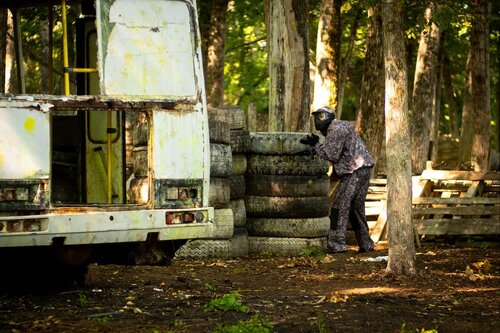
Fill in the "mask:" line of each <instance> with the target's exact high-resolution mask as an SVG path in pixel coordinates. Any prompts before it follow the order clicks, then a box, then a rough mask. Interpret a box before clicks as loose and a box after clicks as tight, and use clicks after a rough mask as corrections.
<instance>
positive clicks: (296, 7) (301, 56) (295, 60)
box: [265, 0, 310, 132]
mask: <svg viewBox="0 0 500 333" xmlns="http://www.w3.org/2000/svg"><path fill="white" fill-rule="evenodd" d="M267 6H269V7H268V8H269V16H268V18H267V19H266V22H267V23H268V26H267V29H268V42H269V43H268V57H269V130H270V131H275V132H282V131H287V132H300V131H309V107H310V106H309V103H310V97H309V92H310V86H309V58H308V51H309V35H308V28H307V27H308V1H300V0H276V1H270V2H269V3H268V4H266V5H265V8H266V7H267Z"/></svg>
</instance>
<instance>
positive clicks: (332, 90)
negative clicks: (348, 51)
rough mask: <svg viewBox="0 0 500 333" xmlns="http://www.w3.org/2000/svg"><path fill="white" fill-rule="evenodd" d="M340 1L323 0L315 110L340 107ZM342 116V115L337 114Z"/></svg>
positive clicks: (315, 83) (317, 57)
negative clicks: (324, 107) (323, 107)
mask: <svg viewBox="0 0 500 333" xmlns="http://www.w3.org/2000/svg"><path fill="white" fill-rule="evenodd" d="M340 5H341V3H340V1H339V0H333V1H331V0H322V1H321V9H320V16H319V24H318V36H317V37H318V38H317V42H316V75H315V76H314V98H313V111H314V110H316V109H318V108H320V107H322V106H325V105H329V106H330V107H331V108H333V109H334V110H335V109H337V107H338V83H339V80H338V79H339V77H338V76H339V65H340V36H341V25H340ZM337 117H338V118H340V115H339V114H337Z"/></svg>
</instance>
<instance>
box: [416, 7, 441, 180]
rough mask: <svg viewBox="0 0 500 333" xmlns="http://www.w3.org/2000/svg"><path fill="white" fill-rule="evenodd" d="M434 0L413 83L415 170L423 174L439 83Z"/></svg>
mask: <svg viewBox="0 0 500 333" xmlns="http://www.w3.org/2000/svg"><path fill="white" fill-rule="evenodd" d="M434 10H435V4H434V2H433V1H431V2H430V3H429V6H428V7H427V8H426V10H425V18H426V20H427V24H426V28H424V29H423V30H422V33H421V36H420V44H419V48H418V57H417V65H416V69H415V81H414V86H413V103H412V104H413V113H412V120H411V136H412V149H411V153H412V171H413V173H414V174H421V173H422V171H423V170H424V169H425V164H426V162H427V160H428V152H429V142H430V140H429V139H430V128H431V117H432V102H433V97H434V90H435V85H436V75H435V71H436V65H437V57H438V46H439V27H438V26H437V25H436V24H435V22H434V19H433V14H434Z"/></svg>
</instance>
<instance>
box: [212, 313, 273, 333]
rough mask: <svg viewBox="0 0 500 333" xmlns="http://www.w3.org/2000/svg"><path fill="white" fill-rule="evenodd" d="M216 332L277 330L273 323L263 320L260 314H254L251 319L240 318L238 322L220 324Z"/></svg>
mask: <svg viewBox="0 0 500 333" xmlns="http://www.w3.org/2000/svg"><path fill="white" fill-rule="evenodd" d="M214 332H215V333H273V332H275V330H274V328H273V326H272V325H271V323H269V322H268V321H267V320H262V319H260V318H259V315H258V314H256V315H254V316H253V317H252V318H251V319H250V320H248V321H243V320H239V321H238V324H236V325H230V326H222V325H221V324H218V325H217V326H216V327H215V330H214Z"/></svg>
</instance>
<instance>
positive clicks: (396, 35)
mask: <svg viewBox="0 0 500 333" xmlns="http://www.w3.org/2000/svg"><path fill="white" fill-rule="evenodd" d="M382 25H383V34H384V57H385V82H386V83H385V117H386V147H387V224H388V242H389V260H388V262H387V268H386V274H388V275H412V274H416V267H415V244H414V238H413V237H414V234H413V224H412V215H411V203H412V201H411V199H412V193H411V156H410V128H409V123H408V90H407V73H406V70H407V69H406V58H405V46H404V38H403V30H402V29H403V22H402V0H386V2H384V4H383V16H382Z"/></svg>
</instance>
